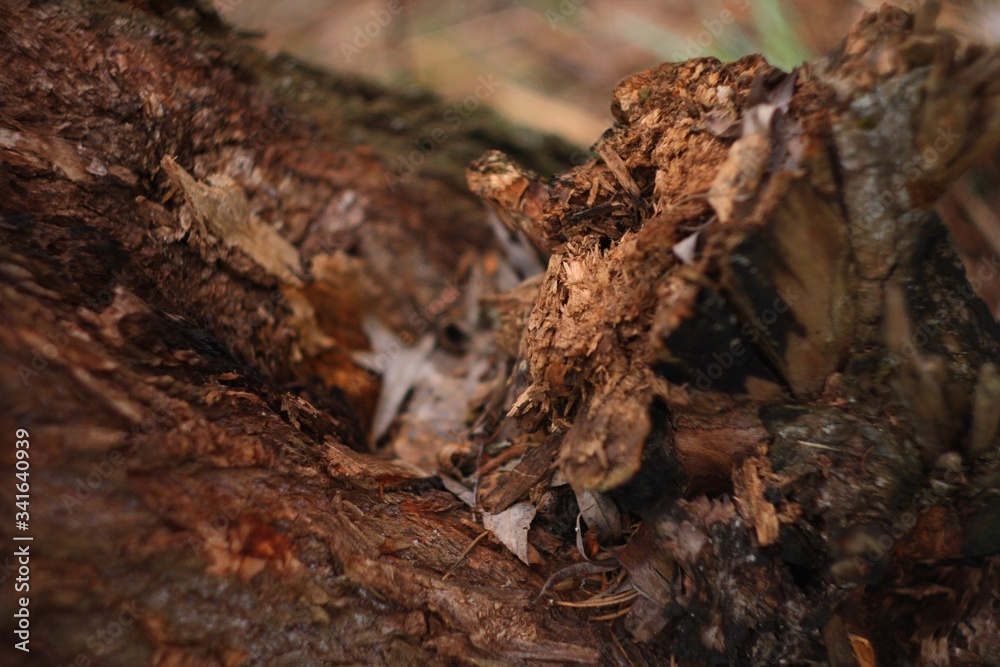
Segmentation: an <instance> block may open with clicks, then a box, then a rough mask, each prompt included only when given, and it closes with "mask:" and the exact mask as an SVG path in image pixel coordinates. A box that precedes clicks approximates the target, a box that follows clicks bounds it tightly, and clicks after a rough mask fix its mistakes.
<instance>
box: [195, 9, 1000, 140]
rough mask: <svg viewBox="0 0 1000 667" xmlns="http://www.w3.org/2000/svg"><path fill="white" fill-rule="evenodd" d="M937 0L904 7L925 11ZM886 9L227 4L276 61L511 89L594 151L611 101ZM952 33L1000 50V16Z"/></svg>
mask: <svg viewBox="0 0 1000 667" xmlns="http://www.w3.org/2000/svg"><path fill="white" fill-rule="evenodd" d="M922 1H923V0H897V3H896V4H898V5H900V6H903V7H911V6H912V7H914V8H915V7H916V6H917V5H918V4H919V3H921V2H922ZM880 4H881V1H880V0H663V1H660V2H640V1H637V0H627V1H625V2H619V1H616V2H612V1H611V0H360V1H359V0H351V1H350V2H348V1H344V0H283V1H282V2H272V1H270V0H213V5H214V6H215V8H216V10H217V11H218V12H219V13H220V14H221V15H222V16H223V17H224V18H225V19H226V20H227V21H228V22H229V23H231V24H234V25H236V26H238V27H240V28H242V29H244V30H247V31H250V32H255V33H258V34H260V35H261V39H260V42H259V43H260V45H261V46H262V47H263V48H265V49H267V50H282V51H286V52H289V53H292V54H293V55H296V56H298V57H300V58H302V59H304V60H307V61H309V62H312V63H314V64H317V65H320V66H323V67H326V68H328V69H335V70H348V71H352V72H356V73H360V74H364V75H367V76H368V77H370V78H373V79H376V80H379V81H382V82H384V83H388V84H392V85H395V86H407V85H419V86H424V87H427V88H429V89H431V90H434V91H436V92H438V93H440V94H441V95H443V96H445V97H447V98H454V99H456V100H461V99H463V98H465V97H466V96H468V95H474V94H475V90H476V87H477V86H478V85H479V83H480V81H479V79H480V77H484V76H492V77H493V79H492V80H493V81H498V82H500V85H499V86H497V87H496V91H495V93H493V94H491V95H490V96H489V99H488V100H487V103H488V104H489V105H490V106H492V107H493V108H495V109H496V110H497V111H499V112H500V113H501V114H503V115H504V116H506V117H508V118H511V119H512V120H515V121H517V122H519V123H521V124H523V125H527V126H531V127H535V128H537V129H540V130H544V131H549V132H554V133H557V134H561V135H562V136H564V137H565V138H567V139H569V140H570V141H572V142H574V143H577V144H580V145H584V146H587V145H590V144H592V143H593V142H594V141H595V140H596V139H597V137H599V136H600V135H601V133H602V132H603V131H604V130H605V129H606V128H607V127H608V126H609V125H610V124H611V114H610V112H609V111H608V105H609V103H610V99H611V91H612V89H613V88H614V86H615V84H616V83H617V82H618V81H619V80H620V79H621V78H622V77H624V76H625V75H627V74H629V73H631V72H635V71H638V70H643V69H648V68H649V67H652V66H653V65H656V64H658V63H660V62H663V61H671V60H686V59H688V58H692V57H696V56H715V57H717V58H720V59H723V60H734V59H737V58H739V57H740V56H743V55H746V54H748V53H763V54H764V55H765V56H766V57H767V58H768V60H769V61H770V62H771V63H772V64H774V65H777V66H778V67H781V68H783V69H790V68H792V67H794V66H795V65H797V64H799V63H800V62H802V61H803V60H805V59H807V58H811V57H813V56H816V55H820V54H822V53H824V52H825V51H827V50H828V49H830V48H832V47H833V46H835V45H836V44H837V42H838V41H839V40H840V39H841V38H842V37H843V36H844V35H845V34H846V32H847V30H848V28H849V27H850V26H851V24H852V23H853V22H854V21H855V20H857V18H858V17H859V16H861V13H862V12H863V11H865V10H866V9H875V8H877V7H878V6H879V5H880ZM941 23H943V24H944V25H947V26H949V27H951V28H952V29H954V30H956V31H957V32H959V33H961V34H963V35H965V36H967V37H970V38H972V39H977V40H979V41H987V42H995V41H997V39H1000V6H998V4H997V3H996V2H995V1H993V0H990V1H986V0H978V1H976V0H964V1H951V2H949V1H947V0H946V2H945V3H944V11H943V16H942V19H941Z"/></svg>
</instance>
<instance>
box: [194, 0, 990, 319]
mask: <svg viewBox="0 0 1000 667" xmlns="http://www.w3.org/2000/svg"><path fill="white" fill-rule="evenodd" d="M925 1H926V0H895V4H897V5H898V6H901V7H903V8H905V9H908V10H910V11H913V10H915V9H916V8H917V7H918V6H919V5H920V4H923V2H925ZM212 4H213V5H214V7H215V9H216V11H218V13H219V14H220V15H221V16H222V17H223V18H224V19H225V20H226V21H227V22H228V23H230V24H232V25H234V26H236V27H238V28H240V29H241V30H243V31H246V32H248V33H252V34H255V35H256V36H257V43H258V45H259V46H260V47H261V48H263V49H265V50H267V51H285V52H288V53H291V54H293V55H295V56H297V57H299V58H301V59H303V60H305V61H308V62H310V63H313V64H315V65H319V66H321V67H324V68H327V69H333V70H341V71H348V72H352V73H356V74H361V75H363V76H366V77H368V78H370V79H374V80H377V81H381V82H383V83H386V84H389V85H392V86H395V87H397V88H407V87H417V88H422V89H428V90H432V91H434V92H436V93H438V94H440V95H442V96H443V97H445V98H446V99H452V100H455V101H456V102H457V103H458V102H463V101H464V102H465V103H466V104H468V105H474V106H477V107H478V106H479V105H488V106H490V107H492V108H493V109H495V110H497V111H498V112H500V114H502V115H503V116H505V117H507V118H509V119H511V120H513V121H515V122H516V123H519V124H521V125H524V126H527V127H532V128H535V129H538V130H541V131H544V132H551V133H555V134H558V135H561V136H562V137H564V138H565V139H567V140H569V141H570V142H572V143H575V144H577V145H580V146H590V145H591V144H593V143H594V141H596V140H597V138H598V137H600V135H601V133H602V132H604V130H605V129H607V128H608V127H609V126H610V125H611V124H612V123H613V120H612V118H611V113H610V110H609V105H610V101H611V92H612V90H613V88H614V86H615V84H617V83H618V81H620V80H621V79H622V78H623V77H624V76H626V75H628V74H630V73H631V72H635V71H639V70H643V69H648V68H649V67H652V66H654V65H656V64H658V63H660V62H663V61H673V60H686V59H688V58H692V57H698V56H715V57H717V58H720V59H723V60H733V59H736V58H739V57H740V56H742V55H745V54H748V53H762V54H764V55H765V56H766V57H767V58H768V60H769V61H770V62H771V63H773V64H775V65H777V66H779V67H782V68H784V69H790V68H792V67H794V66H796V65H798V64H799V63H801V62H802V61H803V60H805V59H808V58H811V57H814V56H817V55H820V54H823V53H824V52H826V51H827V50H829V49H831V48H833V47H835V46H836V45H837V44H838V42H839V41H840V40H841V39H842V38H843V36H844V35H845V34H846V33H847V31H848V29H849V28H850V26H851V24H852V23H853V22H854V21H856V20H857V19H858V18H859V17H860V16H861V14H862V13H863V12H864V11H866V10H873V9H877V8H878V7H879V6H880V5H881V4H882V2H881V0H661V1H659V2H642V1H639V0H625V1H615V2H612V1H611V0H351V1H349V2H348V1H346V0H283V1H282V2H273V1H271V0H212ZM942 4H943V8H942V13H941V18H940V19H939V24H940V25H943V26H946V27H948V28H950V29H952V30H954V31H955V32H957V33H958V34H960V35H961V36H963V37H965V38H967V39H970V40H974V41H980V42H986V43H996V42H998V41H1000V0H944V2H943V3H942ZM998 165H1000V160H998V159H997V157H996V154H995V157H994V159H993V160H992V161H990V162H988V163H984V164H982V165H980V166H979V167H977V168H976V169H975V170H974V171H973V173H971V174H969V175H968V176H967V177H965V178H964V179H962V181H960V182H959V183H957V184H956V186H955V187H954V188H952V189H951V190H950V191H949V193H948V194H947V195H946V196H945V197H944V198H943V199H942V201H941V202H940V204H939V205H938V207H937V211H938V213H939V214H940V215H941V216H942V218H943V219H944V220H945V222H946V223H947V224H948V226H949V227H950V228H951V230H952V233H953V236H954V239H955V244H956V246H957V248H958V249H959V250H960V252H961V253H962V257H963V260H964V261H965V263H966V267H967V269H968V270H969V271H970V273H976V272H978V273H979V275H980V276H983V278H984V279H983V280H980V281H978V283H979V284H980V285H981V288H980V290H979V291H980V295H981V296H983V297H984V298H985V299H986V301H987V303H988V304H989V305H990V307H991V308H992V309H993V312H994V314H995V315H997V314H1000V276H998V275H997V274H998V273H1000V215H998V212H1000V187H998V183H1000V167H998ZM984 272H985V273H984ZM976 282H977V281H973V284H976Z"/></svg>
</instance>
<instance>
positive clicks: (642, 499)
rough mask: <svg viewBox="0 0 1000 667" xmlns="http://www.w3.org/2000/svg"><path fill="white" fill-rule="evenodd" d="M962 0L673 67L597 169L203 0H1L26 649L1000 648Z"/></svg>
mask: <svg viewBox="0 0 1000 667" xmlns="http://www.w3.org/2000/svg"><path fill="white" fill-rule="evenodd" d="M933 4H934V3H926V6H925V8H924V9H923V10H922V11H921V12H920V13H919V14H918V15H917V16H916V17H914V16H910V15H908V14H905V13H903V12H898V11H896V10H890V9H887V8H883V9H882V10H880V11H879V12H878V13H875V14H871V15H869V16H867V17H866V18H865V19H864V20H863V21H862V22H861V23H860V24H859V25H858V26H856V28H855V29H854V31H852V34H851V35H850V36H849V37H848V38H847V40H846V41H845V43H844V45H843V47H842V48H841V49H840V50H839V51H837V52H836V53H834V54H831V55H830V56H828V57H827V58H826V59H823V60H821V61H818V62H815V63H811V64H809V65H808V66H805V67H804V68H803V69H801V70H800V71H798V72H797V73H796V74H795V75H793V76H789V75H786V74H784V73H782V72H779V71H777V70H775V69H773V68H771V67H770V66H768V65H767V64H766V63H765V62H764V61H763V59H761V58H759V57H748V58H745V59H743V60H741V61H739V62H737V63H732V64H728V65H724V64H722V63H719V62H717V61H714V60H709V59H700V60H696V61H691V62H689V63H685V64H677V65H664V66H661V67H660V68H657V69H654V70H650V71H649V72H644V73H640V74H637V75H634V76H633V77H631V78H629V79H628V80H626V81H625V82H624V83H623V84H622V85H621V86H620V87H619V89H618V90H617V91H616V94H615V99H614V103H613V109H614V111H615V115H616V119H617V121H618V125H617V126H616V127H615V128H613V129H612V130H611V131H609V132H608V133H606V134H605V136H604V137H603V138H602V139H601V141H600V142H598V144H596V146H595V150H596V153H597V157H594V158H591V159H586V160H585V159H584V158H583V155H584V154H583V153H574V152H573V150H572V148H571V147H568V146H566V145H564V144H562V143H560V142H558V141H555V140H553V139H551V138H547V137H543V136H538V135H534V134H531V133H527V132H524V131H522V130H518V129H515V128H511V127H509V126H507V125H506V124H505V123H504V122H503V121H502V119H499V118H497V117H495V116H492V115H490V114H488V113H486V112H476V113H474V114H471V115H465V114H457V113H456V111H455V108H454V107H450V106H449V105H448V104H447V103H445V102H442V101H440V100H437V99H435V98H434V97H433V96H430V95H428V94H424V93H412V94H411V93H408V92H404V91H394V90H388V89H384V88H381V87H377V86H374V85H372V84H369V83H365V82H362V81H357V80H354V79H352V78H351V77H350V76H347V75H334V74H330V73H324V72H318V71H314V70H311V69H309V68H308V67H305V66H303V65H302V64H300V63H297V62H295V61H293V60H291V59H289V58H286V57H283V56H279V57H275V58H266V57H264V56H263V55H262V54H260V53H259V52H257V51H255V50H254V49H253V48H252V47H251V46H248V45H247V44H246V42H245V40H244V39H242V38H240V37H238V36H236V35H234V34H232V33H231V32H230V31H229V30H228V29H226V28H225V27H224V26H222V25H221V24H220V23H219V22H218V19H217V18H216V17H215V16H214V14H212V13H211V12H209V11H206V10H204V9H203V8H201V7H200V6H199V5H197V4H195V3H181V4H179V5H167V4H166V3H159V2H152V1H151V2H130V3H122V4H119V3H114V2H110V1H108V0H98V1H96V2H87V3H82V2H68V3H28V2H8V3H5V4H4V5H3V6H2V7H0V27H2V30H0V45H2V49H0V54H2V55H0V57H2V63H0V91H2V95H3V97H2V102H0V169H2V170H3V176H4V177H3V179H0V234H2V238H3V244H2V245H0V255H2V257H0V276H2V278H0V290H2V292H0V294H2V296H0V310H2V311H3V317H4V322H5V324H6V326H5V327H4V328H2V329H0V371H2V372H0V382H2V383H3V385H2V390H0V391H2V396H3V398H2V399H0V401H2V402H3V410H2V411H0V432H2V433H4V434H5V435H4V438H6V439H7V442H8V443H10V444H9V445H7V444H5V445H4V446H3V447H0V457H2V458H0V460H2V462H3V468H4V471H5V474H4V478H5V479H6V480H8V482H6V483H9V484H11V486H10V487H8V488H7V489H5V490H4V493H3V494H2V496H0V497H2V503H0V504H2V509H3V515H4V517H9V519H7V518H5V519H4V520H3V522H2V523H0V526H2V528H0V534H2V535H3V540H4V543H5V555H8V554H9V556H8V557H7V560H6V561H5V562H4V566H5V567H4V569H3V572H2V574H0V576H2V577H3V578H4V579H5V582H4V589H3V593H2V596H3V599H4V600H5V603H4V608H5V609H12V610H17V609H20V608H21V607H22V606H23V605H22V604H21V600H20V598H21V597H26V598H27V599H28V600H29V604H28V605H27V608H28V610H29V612H30V643H29V644H28V646H29V647H30V649H31V650H30V653H26V652H22V651H18V650H16V649H12V644H14V643H15V642H16V641H19V638H17V637H16V635H15V630H17V629H19V622H20V621H19V620H18V619H17V618H15V617H14V616H13V615H12V613H13V612H12V613H6V612H5V613H4V620H3V624H2V625H3V629H4V636H5V637H7V638H8V641H7V642H6V643H5V644H4V646H3V649H2V650H3V651H4V655H7V654H8V653H9V654H10V655H12V656H13V658H12V660H13V661H14V664H24V665H35V664H37V665H48V664H73V665H87V664H91V665H97V664H100V665H137V664H151V665H254V664H260V665H285V664H287V665H326V664H386V665H397V664H512V665H517V664H538V663H556V664H665V663H669V661H670V660H676V661H677V664H683V665H699V664H714V663H719V662H722V663H726V662H728V663H729V664H740V665H742V664H748V665H750V664H753V665H766V664H777V663H778V662H781V661H783V662H784V663H785V664H835V665H870V664H876V663H875V662H872V661H873V660H877V664H941V665H947V664H955V665H990V664H998V662H1000V642H998V640H997V639H996V638H997V636H1000V632H998V629H997V625H998V617H997V612H998V611H1000V594H997V592H996V591H997V589H998V588H1000V559H998V557H997V556H996V554H997V553H998V552H1000V538H998V532H997V527H996V526H997V525H998V521H1000V518H998V517H1000V473H998V472H997V466H998V465H1000V442H998V436H997V419H996V415H997V414H1000V411H998V409H997V408H998V407H1000V406H998V402H1000V389H998V388H997V387H998V383H1000V380H998V377H997V368H996V365H995V364H996V363H997V353H998V341H1000V338H998V331H997V329H996V326H995V324H994V323H993V321H992V319H991V318H990V317H989V314H988V312H986V309H985V308H983V307H982V304H981V303H980V302H978V301H977V300H976V298H975V297H974V296H973V295H972V293H971V292H970V291H968V289H967V288H968V284H967V283H966V282H965V278H964V275H963V273H962V271H961V268H960V266H959V265H958V262H957V260H956V258H955V256H954V253H953V251H952V250H951V249H950V246H949V242H948V238H947V235H946V233H945V232H944V231H943V229H941V226H940V224H939V223H937V222H936V221H935V219H934V218H933V217H932V216H930V217H929V216H928V215H927V213H926V211H927V209H928V208H929V207H930V206H931V205H932V204H933V202H934V200H935V199H936V197H937V196H938V195H939V194H940V193H941V191H942V189H943V188H944V186H946V185H947V184H948V183H949V182H950V181H951V180H953V179H954V178H956V177H957V176H958V175H959V174H960V173H961V172H962V171H963V170H964V169H966V168H967V167H968V166H969V165H970V164H972V162H973V161H974V160H975V159H976V158H977V157H978V156H980V155H982V154H984V153H985V152H986V151H987V150H989V149H990V148H991V147H992V146H993V144H994V143H995V142H996V140H997V137H998V135H1000V124H998V123H997V121H996V119H997V118H1000V114H998V113H997V109H996V106H997V93H998V89H997V86H996V84H995V80H996V79H997V77H996V74H997V69H998V67H1000V65H998V62H1000V55H998V53H997V52H996V51H995V50H991V49H982V48H977V47H961V48H959V47H958V46H956V44H955V43H954V40H953V38H952V37H951V36H950V35H948V34H946V33H942V32H938V31H936V30H935V29H934V27H933V16H932V14H933V11H932V8H933V7H932V6H933ZM487 150H499V151H502V153H495V152H494V153H488V154H487V155H486V156H485V157H483V158H481V159H479V160H478V161H476V162H475V163H474V165H473V167H472V169H471V170H470V173H469V180H470V182H471V184H472V185H473V188H474V189H475V190H476V191H477V193H478V194H480V195H481V196H482V197H483V198H484V199H486V200H487V201H489V202H490V203H491V204H493V206H494V207H495V209H496V210H497V213H498V214H499V216H500V218H501V219H502V220H503V221H504V222H505V223H507V224H508V225H509V227H510V228H511V231H510V233H507V232H502V231H498V228H496V227H495V226H494V227H493V228H491V225H490V223H489V219H488V216H485V215H484V214H483V210H482V206H481V204H480V202H478V201H477V200H476V199H475V197H474V196H473V195H472V193H470V192H468V191H467V189H466V187H465V184H464V182H463V172H464V169H465V165H466V164H467V163H468V162H469V161H470V160H471V159H473V158H474V157H478V156H480V155H482V154H483V153H484V152H486V151H487ZM930 151H934V152H935V153H934V157H933V158H930V157H929V156H930V155H931V153H930ZM517 164H520V165H523V167H522V166H516V165H517ZM571 164H574V165H576V166H575V167H573V168H572V169H571V170H569V171H565V172H564V173H562V175H561V176H558V177H556V178H553V179H543V178H539V177H537V176H535V175H534V174H535V173H544V174H550V173H556V172H563V171H564V170H566V169H567V168H569V167H570V165H571ZM873 202H874V204H873ZM694 230H697V232H698V235H699V236H698V237H697V238H695V239H694V240H693V241H690V240H689V241H688V242H687V244H686V245H685V244H684V241H685V239H686V238H688V237H689V236H690V234H691V233H693V232H694ZM532 245H533V247H532ZM539 259H543V260H545V261H547V267H548V268H547V270H546V271H545V272H544V274H539V275H535V276H532V272H533V271H534V269H533V267H535V266H541V264H539V261H538V260H539ZM493 329H497V330H498V332H499V333H498V337H497V339H496V340H494V334H493ZM734 341H735V342H734ZM737 343H738V344H739V347H735V345H736V344H737ZM727 355H728V356H727ZM713 364H718V365H719V368H720V372H719V373H716V371H715V369H714V367H713V366H712V365H713ZM703 376H704V378H705V381H703V380H702V378H703ZM508 414H509V415H510V416H511V418H510V419H508V418H506V417H505V415H508ZM515 418H516V419H515ZM17 441H22V442H24V441H27V442H28V443H30V446H28V447H24V446H21V445H16V444H15V443H16V442H17ZM374 445H380V447H379V448H378V449H377V451H374V449H375V448H374ZM19 451H26V452H28V453H29V456H28V457H27V458H21V457H22V456H23V455H22V454H18V452H19ZM392 453H394V454H395V455H396V456H395V457H392V456H389V454H392ZM18 461H27V462H28V465H29V468H28V469H27V470H24V469H23V468H24V465H21V464H19V463H18ZM18 466H20V467H18ZM8 471H9V473H10V474H6V473H7V472H8ZM19 471H20V472H23V473H27V474H25V475H24V476H23V477H22V478H20V479H19V478H17V477H15V473H17V472H19ZM431 473H435V474H431ZM563 480H564V481H568V484H561V483H560V482H561V481H563ZM18 483H21V484H27V486H26V487H25V488H26V489H28V490H26V491H22V490H21V489H20V488H18V489H16V493H20V494H22V495H28V496H30V504H29V506H28V507H29V509H25V510H22V509H21V508H20V507H18V506H16V505H15V504H14V501H15V487H14V486H13V485H14V484H18ZM444 486H447V488H448V489H450V490H451V492H448V491H446V490H445V489H444ZM466 491H467V492H468V494H469V495H466ZM456 496H458V497H463V498H465V499H466V500H467V501H468V500H469V499H470V498H471V501H470V502H471V503H472V504H473V505H475V506H476V509H475V510H470V508H469V507H467V506H466V505H463V503H462V502H461V501H460V500H458V498H457V497H456ZM22 502H23V501H22ZM577 503H579V505H580V507H581V509H582V512H583V520H584V523H585V527H586V530H585V531H583V532H581V527H580V525H579V520H577V519H576V513H577ZM517 508H520V509H517ZM514 509H517V511H521V512H529V513H530V517H534V523H532V524H530V525H531V528H530V529H529V528H528V525H527V524H525V525H522V528H523V530H522V529H521V528H505V527H503V525H504V524H502V522H503V521H504V520H506V519H510V518H511V517H512V516H514V515H512V514H508V513H507V512H509V511H511V510H514ZM19 511H25V512H26V513H27V514H28V517H26V523H27V526H26V527H25V528H24V529H21V528H19V526H18V524H16V523H15V521H14V517H15V513H16V512H19ZM481 516H482V519H480V517H481ZM530 517H529V518H530ZM480 520H482V521H484V522H489V521H494V522H497V523H489V524H488V525H491V526H492V527H493V528H492V532H493V533H494V534H495V535H496V536H497V538H498V539H499V540H503V541H504V542H505V544H507V547H506V548H505V547H504V546H503V545H501V544H500V542H499V541H498V539H493V538H490V539H487V540H483V541H480V542H478V543H477V542H474V540H476V538H477V537H479V536H480V534H481V533H482V531H483V526H482V525H481V524H480V523H478V521H480ZM574 522H575V523H576V525H575V526H574ZM529 523H530V522H529ZM511 535H514V536H515V537H517V538H518V539H517V540H514V541H515V542H516V544H512V540H511V539H510V538H511ZM15 537H31V538H32V539H31V540H30V541H27V540H20V541H14V538H15ZM7 545H13V547H11V548H10V549H8V548H7ZM25 546H27V548H28V550H29V553H30V560H29V563H28V564H27V566H28V567H29V573H30V582H28V583H30V590H27V589H25V590H23V591H21V592H16V591H15V584H16V583H17V582H18V577H20V576H22V575H21V574H20V573H19V572H18V566H19V563H18V561H17V558H18V556H16V555H15V554H16V553H17V552H15V551H14V549H15V548H23V547H25ZM578 546H579V549H578ZM470 547H471V549H470ZM512 552H514V553H512ZM515 553H516V554H517V555H515ZM581 553H583V554H586V556H587V557H589V558H590V561H591V562H587V561H582V558H583V557H582V556H581V555H580V554H581ZM581 561H582V564H581ZM564 566H570V569H566V568H565V567H564ZM550 575H554V576H552V577H550ZM570 575H572V576H570ZM581 582H583V583H584V584H585V585H584V589H585V588H587V587H592V586H593V584H594V583H599V584H601V585H603V586H605V588H606V591H605V593H606V594H611V593H616V594H619V596H620V597H619V598H612V599H614V600H620V601H621V602H620V603H612V602H608V598H607V597H605V599H604V600H603V601H602V600H600V599H598V600H597V602H596V603H595V601H594V599H593V598H589V601H588V599H587V594H585V593H583V592H580V591H573V590H569V589H568V586H569V585H570V584H572V583H581ZM543 587H544V588H543ZM552 589H558V591H557V592H554V591H553V590H552ZM540 592H541V593H543V594H542V595H540ZM550 600H553V601H558V602H559V603H561V604H554V603H550ZM567 602H569V603H571V604H577V605H580V604H582V605H583V606H567V605H566V604H565V603H567ZM598 603H599V604H600V606H599V607H598ZM629 604H631V607H628V606H627V605H629ZM595 608H599V609H600V610H601V611H600V612H599V614H601V615H602V616H598V618H602V617H603V618H607V622H603V621H602V622H594V621H593V618H594V616H595V612H594V609H595ZM609 609H610V610H611V612H612V613H610V614H608V613H606V612H607V611H608V610H609ZM619 610H620V612H621V613H620V614H619V613H617V612H618V611H619ZM609 617H610V618H609ZM11 637H15V639H14V640H10V638H11Z"/></svg>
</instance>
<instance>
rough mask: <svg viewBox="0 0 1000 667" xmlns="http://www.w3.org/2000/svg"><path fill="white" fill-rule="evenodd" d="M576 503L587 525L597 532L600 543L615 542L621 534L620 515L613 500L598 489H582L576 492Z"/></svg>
mask: <svg viewBox="0 0 1000 667" xmlns="http://www.w3.org/2000/svg"><path fill="white" fill-rule="evenodd" d="M576 503H577V505H579V506H580V514H581V515H582V516H583V520H584V521H586V522H587V525H588V526H590V527H591V529H593V530H594V532H595V533H597V541H598V542H600V543H601V544H611V543H613V542H617V541H618V540H620V539H621V536H622V517H621V513H620V512H619V511H618V506H617V505H615V501H613V500H611V498H609V497H608V496H606V495H605V494H603V493H601V492H600V491H591V490H590V489H584V490H583V491H580V492H578V493H577V494H576Z"/></svg>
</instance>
